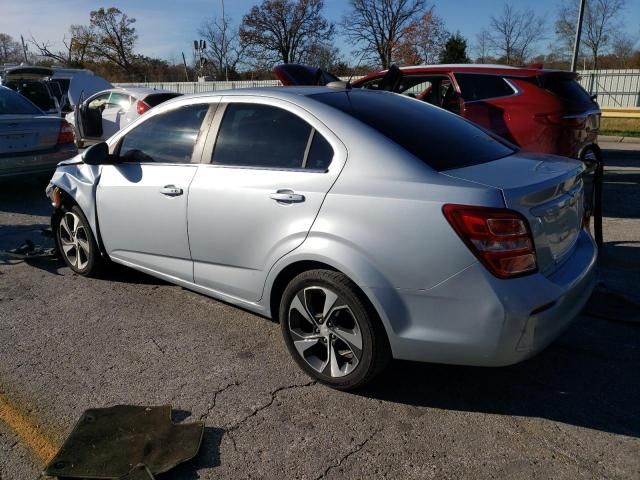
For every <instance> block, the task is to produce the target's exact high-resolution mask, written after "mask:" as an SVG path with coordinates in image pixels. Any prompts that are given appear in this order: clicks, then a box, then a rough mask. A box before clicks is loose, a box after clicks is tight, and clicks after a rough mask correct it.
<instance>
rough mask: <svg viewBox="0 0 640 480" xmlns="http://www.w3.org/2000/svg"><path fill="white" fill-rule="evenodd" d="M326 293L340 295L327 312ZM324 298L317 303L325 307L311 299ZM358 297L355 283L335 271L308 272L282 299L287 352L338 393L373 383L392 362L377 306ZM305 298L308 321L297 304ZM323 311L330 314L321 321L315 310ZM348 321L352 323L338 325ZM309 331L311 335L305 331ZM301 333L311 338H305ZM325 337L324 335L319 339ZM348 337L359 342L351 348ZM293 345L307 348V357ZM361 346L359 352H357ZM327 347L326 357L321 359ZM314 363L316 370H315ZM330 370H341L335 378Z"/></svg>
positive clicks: (291, 285) (293, 283) (309, 372)
mask: <svg viewBox="0 0 640 480" xmlns="http://www.w3.org/2000/svg"><path fill="white" fill-rule="evenodd" d="M328 292H330V293H329V294H331V293H333V294H335V295H337V300H336V301H335V303H334V304H332V305H333V307H332V308H331V309H328V310H327V308H326V305H327V304H328V302H327V298H328V295H327V293H328ZM300 295H302V297H301V296H300ZM323 295H324V301H322V300H319V301H320V302H323V306H322V307H321V306H320V305H319V303H317V302H318V301H317V300H315V299H314V298H313V297H314V296H316V297H318V298H320V299H321V298H322V296H323ZM360 295H361V294H360V292H359V290H358V288H357V287H356V285H355V284H354V283H353V282H352V281H351V280H349V278H348V277H346V276H345V275H344V274H342V273H339V272H335V271H331V270H310V271H307V272H304V273H301V274H299V275H298V276H297V277H295V278H294V279H293V280H291V282H289V284H288V285H287V287H286V289H285V291H284V293H283V295H282V298H281V301H280V310H279V319H280V326H281V329H282V335H283V337H284V341H285V343H286V345H287V348H288V350H289V353H290V354H291V355H292V356H293V358H294V359H295V361H296V362H297V363H298V365H299V366H300V368H302V369H303V370H304V371H305V372H306V373H307V374H308V375H309V376H311V377H312V378H314V379H316V380H318V381H319V382H321V383H324V384H326V385H328V386H331V387H333V388H336V389H339V390H353V389H356V388H360V387H363V386H364V385H366V384H368V383H370V382H371V381H372V380H373V379H374V378H375V377H376V375H377V374H379V373H380V372H381V371H382V370H383V369H384V368H385V367H386V366H387V364H388V363H389V360H390V358H391V354H390V348H389V343H388V339H387V336H386V332H385V330H384V328H383V326H382V323H381V322H380V319H379V318H378V316H377V314H376V312H375V311H374V310H373V308H372V307H371V306H369V304H368V303H367V302H366V301H363V299H362V298H361V297H360ZM301 298H304V307H303V308H304V309H305V311H306V313H307V317H306V318H304V317H303V315H300V314H299V313H298V311H297V307H294V305H293V304H294V301H299V300H300V299H301ZM296 299H297V300H296ZM314 302H315V303H317V305H316V306H315V308H312V307H311V306H310V305H309V304H311V303H314ZM296 305H300V306H301V304H298V303H296ZM307 305H309V306H308V307H307ZM321 309H325V310H327V311H328V314H327V315H326V318H320V317H322V316H323V315H322V314H321V313H318V314H315V311H318V312H319V310H321ZM312 310H313V311H312ZM310 317H313V319H312V320H313V322H312V323H310V322H309V320H310V319H311V318H310ZM344 321H346V322H347V323H348V324H349V325H345V324H344V323H343V324H342V325H341V324H340V322H344ZM309 326H311V329H310V330H309V329H308V327H309ZM305 329H307V330H308V331H303V330H305ZM320 329H322V330H320ZM296 332H297V333H296ZM346 332H349V333H348V336H346V335H345V333H346ZM303 334H304V335H308V336H309V337H303V336H302V335H303ZM316 334H317V335H316ZM322 335H326V337H322V338H320V337H321V336H322ZM294 336H295V339H294ZM307 338H308V339H307ZM316 338H317V339H318V340H317V341H316ZM347 338H349V339H355V340H356V341H355V342H354V343H353V344H352V343H349V342H347V341H345V339H347ZM294 341H297V342H298V344H299V345H303V347H301V348H306V350H305V352H304V354H302V353H299V351H298V349H297V348H296V345H295V344H294ZM314 342H316V343H314ZM307 345H310V346H307ZM357 345H360V346H361V349H358V348H356V346H357ZM314 349H315V350H314ZM324 349H326V357H325V358H324V359H323V355H324V354H323V353H322V352H324ZM308 352H312V353H311V354H308ZM332 353H333V354H334V355H335V359H336V360H335V362H332V361H331V358H330V356H331V354H332ZM303 355H306V357H303ZM305 358H306V359H305ZM323 361H324V362H326V363H323ZM314 362H315V364H316V367H313V366H312V363H314ZM334 366H335V367H336V368H335V370H333V367H334ZM340 369H342V370H340ZM332 371H334V372H338V375H334V374H333V373H332ZM345 372H346V373H345Z"/></svg>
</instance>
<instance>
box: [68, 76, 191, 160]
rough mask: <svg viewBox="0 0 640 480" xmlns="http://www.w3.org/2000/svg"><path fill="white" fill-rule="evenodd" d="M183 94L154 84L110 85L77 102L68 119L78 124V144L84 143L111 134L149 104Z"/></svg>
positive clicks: (148, 106)
mask: <svg viewBox="0 0 640 480" xmlns="http://www.w3.org/2000/svg"><path fill="white" fill-rule="evenodd" d="M180 95H181V94H180V93H175V92H170V91H168V90H155V89H152V88H134V87H131V88H111V89H109V90H104V91H101V92H98V93H96V94H94V95H92V96H90V97H89V98H87V99H86V100H84V101H81V102H80V103H78V104H76V106H75V108H74V111H73V112H71V113H69V114H68V115H67V116H66V119H67V121H68V122H69V123H71V124H72V125H73V126H74V128H75V135H76V144H77V145H78V146H79V147H83V146H84V144H85V143H86V142H99V141H102V140H105V139H107V138H109V137H110V136H111V135H113V134H114V133H116V132H117V131H118V130H120V129H121V128H124V127H126V126H127V125H129V124H130V123H131V122H133V121H134V120H136V119H137V118H138V117H139V116H140V115H143V114H144V113H146V112H147V111H148V110H149V109H150V108H152V107H155V106H156V105H159V104H160V103H162V102H165V101H167V100H170V99H172V98H175V97H178V96H180Z"/></svg>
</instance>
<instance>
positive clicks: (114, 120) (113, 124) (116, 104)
mask: <svg viewBox="0 0 640 480" xmlns="http://www.w3.org/2000/svg"><path fill="white" fill-rule="evenodd" d="M130 107H131V97H130V96H129V95H126V94H124V93H120V92H111V96H110V97H109V100H108V101H107V103H106V104H105V106H104V110H102V138H109V137H111V136H112V135H113V134H115V133H116V132H117V131H118V130H120V127H121V120H122V118H124V115H125V114H126V112H127V111H128V110H129V108H130Z"/></svg>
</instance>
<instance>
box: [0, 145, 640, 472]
mask: <svg viewBox="0 0 640 480" xmlns="http://www.w3.org/2000/svg"><path fill="white" fill-rule="evenodd" d="M618 148H622V147H619V146H618ZM605 158H606V160H607V164H608V166H607V172H606V178H605V207H604V210H605V216H606V219H605V241H606V246H605V250H604V256H603V259H602V268H601V273H600V275H601V280H602V281H603V282H604V286H605V287H606V288H605V289H601V293H600V294H599V295H597V296H596V297H594V300H593V301H592V302H591V304H590V305H589V306H588V307H587V308H586V309H585V311H584V312H583V314H582V315H581V316H580V317H579V318H578V320H577V321H576V322H575V323H574V325H573V326H572V327H571V328H570V329H569V330H568V331H567V332H566V333H565V334H563V335H562V337H560V338H559V339H558V340H557V341H556V342H555V343H554V344H553V345H552V346H551V347H550V348H548V349H547V350H546V351H545V352H543V353H542V354H540V355H539V356H537V357H535V358H533V359H531V360H529V361H526V362H524V363H522V364H519V365H515V366H512V367H508V368H499V369H485V368H468V367H452V366H444V365H421V364H413V363H406V362H395V363H394V364H393V365H392V366H391V368H390V369H389V370H388V371H387V372H385V374H384V375H383V376H382V377H381V378H380V379H379V381H378V382H377V383H376V384H375V385H373V386H371V387H370V388H368V389H367V390H366V391H362V392H358V393H343V392H337V391H333V390H330V389H328V388H326V387H324V386H322V385H319V384H316V383H315V382H312V381H311V380H310V379H309V378H308V377H306V376H305V375H304V374H303V373H301V372H300V371H299V369H298V368H297V367H296V365H295V364H294V362H293V360H292V359H290V358H289V355H288V353H287V352H286V349H285V346H284V343H283V341H282V339H281V337H280V330H279V327H278V325H277V324H275V323H274V322H272V321H270V320H267V319H265V318H261V317H258V316H255V315H253V314H250V313H248V312H245V311H243V310H239V309H237V308H235V307H231V306H229V305H226V304H224V303H221V302H218V301H215V300H212V299H209V298H207V297H204V296H201V295H199V294H196V293H193V292H189V291H187V290H184V289H182V288H180V287H177V286H173V285H169V284H167V283H164V282H162V281H159V280H156V279H154V278H152V277H149V276H146V275H144V274H141V273H137V272H135V271H132V270H128V269H125V268H120V267H115V268H113V269H112V270H111V271H110V272H109V273H108V274H107V275H106V276H104V277H103V278H100V279H85V278H82V277H79V276H77V275H74V274H72V273H71V271H70V270H69V269H67V268H66V267H64V266H63V265H62V263H61V262H60V261H59V260H55V259H51V258H45V259H39V260H30V261H28V262H23V261H17V260H12V259H9V258H8V257H0V399H2V398H5V399H6V400H7V401H10V402H11V404H12V405H14V406H15V407H16V408H17V409H18V410H19V411H20V412H21V413H22V414H24V415H25V416H26V417H28V418H29V419H30V420H31V421H32V422H33V424H34V425H35V427H37V429H38V431H39V432H41V434H42V435H43V436H45V437H46V438H47V439H48V441H49V442H50V443H51V444H52V445H53V446H56V447H59V446H60V445H61V444H62V442H63V441H64V439H65V438H66V436H67V434H68V433H69V432H70V430H71V429H72V427H73V425H74V424H75V422H76V420H77V419H78V418H79V417H80V415H81V413H82V412H83V411H84V410H85V409H87V408H94V407H104V406H111V405H115V404H137V405H162V404H171V405H172V406H173V408H174V419H175V421H181V422H189V421H196V420H203V421H205V423H206V430H205V437H204V442H203V446H202V449H201V451H200V454H199V456H198V457H197V458H196V459H194V460H193V461H191V462H188V463H185V464H183V465H181V466H179V467H177V468H176V469H174V470H172V471H171V472H168V473H167V474H164V475H161V476H159V477H158V478H160V479H165V480H167V479H187V480H188V479H198V478H202V479H209V478H211V479H213V478H215V479H238V478H266V479H283V478H304V479H322V478H403V479H414V478H415V479H429V478H438V479H441V478H451V479H454V478H455V479H458V478H473V479H484V478H487V479H488V478H508V479H530V478H542V479H546V478H562V479H565V478H566V479H576V478H599V479H600V478H607V479H618V478H625V479H626V478H629V479H639V478H640V382H639V379H640V375H639V372H640V324H639V323H637V322H633V321H630V320H631V319H632V318H634V316H635V318H637V314H638V308H637V304H636V305H635V306H634V304H633V303H631V302H630V301H629V300H635V301H637V300H640V298H639V297H638V293H637V290H636V287H635V286H636V285H638V283H639V282H640V153H638V152H635V151H614V150H607V151H606V157H605ZM45 184H46V181H37V180H33V181H29V182H17V181H16V182H11V183H10V184H5V185H3V186H2V188H1V189H0V250H1V249H6V248H12V247H15V246H17V245H19V244H20V243H22V242H23V241H24V240H25V239H27V238H31V239H33V240H34V241H36V243H46V240H45V239H41V238H40V237H39V235H38V229H40V228H42V227H43V226H46V224H47V223H48V214H49V206H48V204H47V201H46V199H45V198H44V195H43V188H44V185H45ZM610 291H614V292H617V293H618V294H620V295H611V294H610V293H609V292H610ZM602 292H604V293H602ZM623 296H624V298H626V301H621V300H620V298H622V297H623ZM43 466H44V465H43V463H42V460H41V459H39V458H38V456H37V455H34V453H33V451H32V449H30V448H29V446H28V445H26V444H25V442H24V441H23V439H22V438H20V437H19V436H18V435H16V432H15V431H14V430H13V429H12V428H9V426H8V425H7V424H6V423H2V422H1V421H0V479H2V480H13V479H18V480H22V479H35V478H38V477H39V475H40V472H41V470H42V468H43Z"/></svg>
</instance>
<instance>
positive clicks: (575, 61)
mask: <svg viewBox="0 0 640 480" xmlns="http://www.w3.org/2000/svg"><path fill="white" fill-rule="evenodd" d="M585 3H586V0H580V12H579V13H578V24H577V25H576V41H575V43H574V44H573V58H572V59H571V71H572V72H575V71H576V68H577V66H578V52H579V51H580V37H581V36H582V19H583V18H584V5H585Z"/></svg>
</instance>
